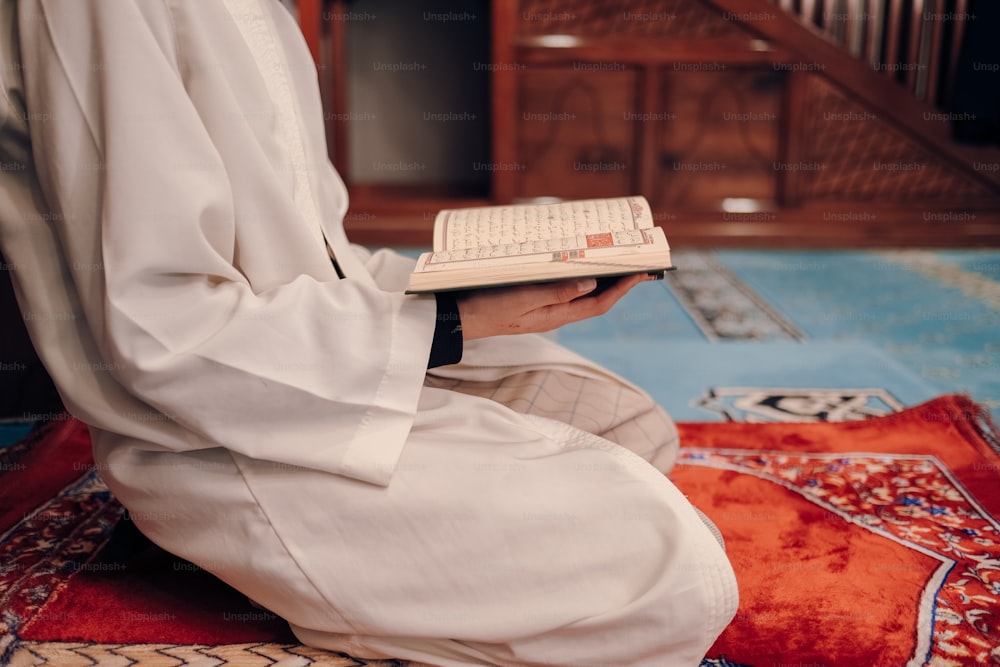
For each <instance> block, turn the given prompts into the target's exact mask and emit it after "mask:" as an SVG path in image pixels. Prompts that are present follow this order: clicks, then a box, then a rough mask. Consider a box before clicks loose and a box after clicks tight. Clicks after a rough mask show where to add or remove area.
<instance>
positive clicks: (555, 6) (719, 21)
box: [517, 0, 750, 39]
mask: <svg viewBox="0 0 1000 667" xmlns="http://www.w3.org/2000/svg"><path fill="white" fill-rule="evenodd" d="M519 9H520V11H519V13H518V26H517V31H518V33H519V34H522V35H549V34H557V35H577V36H585V37H611V36H614V37H639V36H641V37H683V38H686V39H691V38H719V37H749V36H750V33H749V32H747V31H745V30H744V29H743V28H742V26H741V25H740V23H739V19H738V17H736V16H727V15H725V14H723V13H722V12H718V11H715V10H714V9H711V8H710V7H707V6H706V5H704V4H702V3H700V2H694V1H693V0H612V1H610V2H595V1H594V0H522V1H521V2H520V5H519Z"/></svg>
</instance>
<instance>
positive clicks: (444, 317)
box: [427, 292, 462, 368]
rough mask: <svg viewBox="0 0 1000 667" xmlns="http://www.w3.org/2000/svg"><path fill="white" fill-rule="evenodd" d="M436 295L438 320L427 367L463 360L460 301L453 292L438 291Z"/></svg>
mask: <svg viewBox="0 0 1000 667" xmlns="http://www.w3.org/2000/svg"><path fill="white" fill-rule="evenodd" d="M434 296H435V297H436V298H437V322H436V323H435V325H434V341H433V342H432V343H431V357H430V359H429V360H428V361H427V368H436V367H438V366H447V365H448V364H457V363H458V362H459V361H461V360H462V318H461V316H460V315H459V313H458V301H457V300H456V299H455V295H454V294H453V293H452V292H438V293H437V294H435V295H434Z"/></svg>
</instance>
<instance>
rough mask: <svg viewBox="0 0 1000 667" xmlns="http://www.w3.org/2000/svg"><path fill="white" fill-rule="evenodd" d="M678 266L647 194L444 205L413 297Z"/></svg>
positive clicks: (414, 282) (413, 287)
mask: <svg viewBox="0 0 1000 667" xmlns="http://www.w3.org/2000/svg"><path fill="white" fill-rule="evenodd" d="M671 268H673V266H672V265H671V263H670V246H669V245H667V238H666V236H664V234H663V230H662V229H660V228H659V227H657V226H656V225H655V224H654V223H653V216H652V213H651V212H650V208H649V202H647V201H646V199H645V198H644V197H638V196H636V197H620V198H615V199H587V200H581V201H568V202H560V203H558V204H516V205H511V206H482V207H477V208H464V209H453V210H445V211H441V212H440V213H438V215H437V218H436V219H435V220H434V250H433V252H428V253H424V254H422V255H421V256H420V259H419V260H417V267H416V268H415V269H414V271H413V273H412V274H411V275H410V284H409V287H408V288H407V290H406V291H407V293H408V294H419V293H423V292H443V291H447V290H459V289H469V288H477V287H497V286H501V285H517V284H521V283H538V282H550V281H554V280H565V279H568V278H587V277H595V278H600V277H605V276H623V275H628V274H631V273H648V274H650V275H655V276H657V277H662V276H663V272H664V271H667V270H669V269H671Z"/></svg>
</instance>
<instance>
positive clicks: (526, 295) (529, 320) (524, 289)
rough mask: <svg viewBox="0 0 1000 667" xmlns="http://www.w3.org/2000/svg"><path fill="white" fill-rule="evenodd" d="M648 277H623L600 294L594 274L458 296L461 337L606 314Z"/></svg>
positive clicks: (533, 329) (537, 328) (530, 329)
mask: <svg viewBox="0 0 1000 667" xmlns="http://www.w3.org/2000/svg"><path fill="white" fill-rule="evenodd" d="M648 279H649V278H647V276H645V275H641V274H640V275H632V276H625V277H623V278H619V279H618V280H616V281H615V282H614V283H613V284H611V286H609V287H608V288H607V289H604V290H601V291H600V292H599V293H598V294H591V292H593V291H594V290H595V289H596V287H597V281H596V280H594V279H593V278H585V279H582V280H567V281H564V282H558V283H550V284H544V285H523V286H519V287H502V288H493V289H483V290H476V291H473V292H469V293H468V294H466V295H464V296H462V297H459V299H458V312H459V315H460V316H461V318H462V338H463V339H464V340H474V339H476V338H486V337H488V336H500V335H503V334H519V333H540V332H543V331H551V330H552V329H556V328H558V327H561V326H563V325H564V324H569V323H570V322H577V321H579V320H584V319H587V318H588V317H596V316H597V315H603V314H604V313H606V312H608V310H610V308H611V306H613V305H615V303H616V302H617V301H618V300H619V299H620V298H622V297H623V296H624V295H625V293H626V292H628V291H629V290H630V289H632V288H633V287H635V286H636V285H638V284H639V283H641V282H644V281H646V280H648Z"/></svg>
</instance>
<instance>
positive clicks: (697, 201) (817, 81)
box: [300, 0, 1000, 247]
mask: <svg viewBox="0 0 1000 667" xmlns="http://www.w3.org/2000/svg"><path fill="white" fill-rule="evenodd" d="M362 6H363V2H361V1H360V0H359V1H358V2H355V3H351V7H352V8H353V9H355V10H358V9H361V8H362ZM330 7H333V8H334V11H332V12H331V11H330V10H329V8H330ZM337 7H339V8H340V10H339V11H340V12H341V14H338V13H337V11H338V10H337V9H336V8H337ZM346 7H347V5H346V4H345V3H344V2H343V1H342V0H335V1H333V2H327V3H319V0H300V14H301V16H302V20H303V30H304V32H305V33H306V36H307V40H308V41H310V43H312V44H313V46H314V48H315V51H314V53H316V54H320V53H321V49H320V45H321V44H323V43H326V44H327V45H328V48H327V52H326V55H325V56H322V57H321V60H322V62H321V64H322V65H323V66H324V67H323V69H322V70H321V71H323V72H325V73H327V75H328V76H327V77H326V78H325V80H324V85H325V88H326V91H327V95H328V98H327V99H328V100H329V105H330V108H331V111H332V113H331V114H329V115H330V117H331V118H347V117H348V116H349V114H347V113H346V111H347V109H348V101H347V100H346V99H345V94H344V91H345V90H346V84H345V80H346V77H347V76H348V63H346V62H345V58H344V53H345V52H346V51H345V49H344V42H345V41H346V40H349V39H350V26H349V25H345V24H344V22H337V21H323V20H318V21H316V20H311V18H310V17H314V16H316V14H314V13H315V12H321V14H320V16H337V15H343V14H342V12H343V11H345V9H346ZM324 8H325V9H324ZM946 9H947V11H946ZM967 11H968V8H967V3H966V2H965V0H947V1H946V0H775V1H774V2H768V1H766V0H699V1H693V0H613V1H607V2H593V1H592V0H495V1H494V2H492V3H491V5H490V14H489V21H490V34H491V36H492V45H491V50H492V58H491V62H492V63H493V65H494V67H493V70H492V71H491V74H490V89H491V93H490V94H491V100H490V105H491V110H492V112H491V119H490V144H491V155H490V158H489V159H490V161H491V164H492V165H494V166H495V167H496V168H495V169H493V170H491V173H490V176H489V196H488V198H482V199H476V198H475V197H472V198H469V197H467V196H464V195H463V194H462V193H461V192H456V191H455V190H454V189H453V188H449V187H448V184H431V185H428V187H426V188H412V187H411V188H391V187H385V186H379V187H373V186H370V185H368V184H365V183H361V182H356V181H355V180H353V179H352V178H351V174H350V173H349V169H348V166H347V159H346V153H347V151H348V150H349V147H350V136H351V135H350V133H351V126H350V122H349V121H348V122H337V121H331V122H330V124H329V127H328V132H329V135H330V139H331V155H332V156H333V157H334V161H335V164H336V165H337V166H338V169H340V170H341V173H342V174H344V175H345V176H346V177H347V180H348V182H349V186H350V187H351V191H352V198H353V201H352V210H351V215H353V216H355V218H354V220H358V221H359V223H358V224H353V222H352V219H351V218H350V217H349V219H348V224H347V226H348V231H349V233H350V234H351V236H352V238H354V239H355V240H357V241H359V242H362V243H370V244H411V243H412V244H426V243H427V242H428V240H429V229H430V223H431V220H432V219H433V213H434V212H435V211H436V210H437V209H438V208H441V207H445V206H452V205H466V204H470V203H490V202H493V203H503V202H510V201H517V200H531V199H536V198H539V197H563V198H575V197H587V196H605V195H607V196H611V195H619V194H629V193H634V192H640V193H642V194H644V195H646V196H647V197H648V198H649V199H650V201H651V202H653V205H654V208H655V209H656V216H657V220H658V222H659V223H660V224H661V225H662V226H663V227H664V228H665V230H666V231H667V235H668V237H669V238H670V239H671V242H672V243H673V244H674V245H675V246H682V245H713V246H748V245H752V246H758V247H761V246H782V247H792V246H794V247H804V246H845V247H859V246H973V247H975V246H987V245H990V246H996V245H998V244H1000V150H998V149H997V148H995V147H976V146H970V145H964V144H961V143H958V142H956V141H954V140H953V139H952V121H954V120H955V118H956V114H955V113H954V112H951V111H948V110H947V109H944V108H941V107H940V106H938V105H940V104H941V103H942V101H943V100H946V99H947V97H948V94H949V92H950V90H949V89H950V86H951V85H952V82H953V81H954V80H955V72H956V68H957V67H958V66H959V65H958V63H959V54H960V46H961V43H962V39H963V34H964V32H965V30H966V28H967V25H966V23H965V22H964V21H961V20H957V18H956V17H962V16H965V15H966V13H967ZM942 17H943V18H942ZM310 25H311V26H312V27H311V28H310ZM331 37H332V39H331ZM324 39H325V40H326V41H325V42H324Z"/></svg>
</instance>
